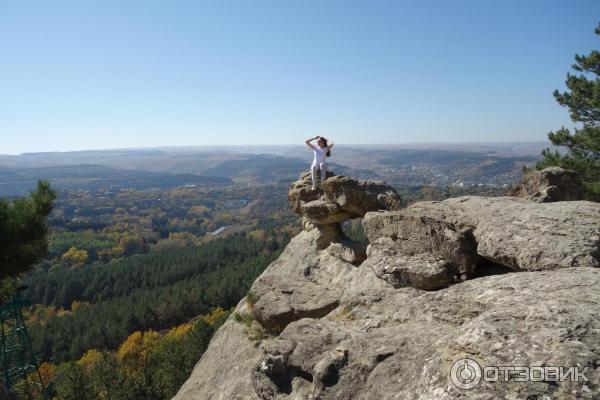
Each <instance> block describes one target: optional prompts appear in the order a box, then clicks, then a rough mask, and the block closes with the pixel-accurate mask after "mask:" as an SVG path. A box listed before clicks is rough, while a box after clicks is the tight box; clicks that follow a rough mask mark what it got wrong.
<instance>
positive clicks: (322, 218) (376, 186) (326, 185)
mask: <svg viewBox="0 0 600 400" xmlns="http://www.w3.org/2000/svg"><path fill="white" fill-rule="evenodd" d="M311 186H312V182H311V177H310V172H305V173H304V174H302V175H301V176H300V180H298V181H296V182H294V183H293V184H292V186H291V188H290V191H289V194H288V197H289V200H290V205H291V207H292V210H293V211H294V212H296V213H298V214H302V215H304V216H305V217H307V218H308V219H309V220H310V221H311V222H313V223H315V224H320V225H325V224H333V223H338V222H343V221H346V220H348V219H351V218H361V217H362V216H363V215H364V214H365V213H366V212H368V211H377V210H396V209H399V208H400V196H399V195H398V193H396V190H395V189H394V188H392V187H391V186H389V185H386V184H385V183H383V182H379V181H363V180H357V179H352V178H349V177H347V176H335V175H333V173H331V172H328V173H327V179H326V180H324V181H323V182H321V183H320V185H319V188H317V190H312V187H311Z"/></svg>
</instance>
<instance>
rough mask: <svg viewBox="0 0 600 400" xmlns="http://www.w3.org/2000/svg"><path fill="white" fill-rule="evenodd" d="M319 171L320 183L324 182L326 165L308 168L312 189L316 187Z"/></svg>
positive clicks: (314, 165)
mask: <svg viewBox="0 0 600 400" xmlns="http://www.w3.org/2000/svg"><path fill="white" fill-rule="evenodd" d="M319 170H321V181H324V180H325V179H326V178H327V164H326V163H321V164H318V165H317V164H313V165H312V166H311V167H310V171H311V173H312V185H313V188H316V187H317V180H318V177H319V176H318V175H317V174H318V172H319Z"/></svg>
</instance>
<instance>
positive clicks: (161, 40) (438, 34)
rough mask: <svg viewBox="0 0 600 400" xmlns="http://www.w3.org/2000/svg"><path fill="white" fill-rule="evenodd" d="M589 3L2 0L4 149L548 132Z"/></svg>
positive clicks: (594, 39) (558, 118)
mask: <svg viewBox="0 0 600 400" xmlns="http://www.w3.org/2000/svg"><path fill="white" fill-rule="evenodd" d="M599 17H600V2H599V1H597V0H576V1H567V0H564V1H553V0H544V1H542V0H539V1H522V0H521V1H512V0H502V1H492V0H472V1H471V0H455V1H447V0H444V1H442V0H440V1H400V0H398V1H306V0H304V1H286V0H277V1H261V0H253V1H250V0H248V1H228V0H219V1H212V2H202V1H175V0H169V1H167V0H164V1H150V0H144V1H133V0H117V1H112V0H110V1H109V0H103V1H80V0H74V1H61V0H56V1H47V0H40V1H20V0H13V1H4V0H0V153H4V154H6V153H8V154H15V153H21V152H33V151H56V150H61V151H65V150H78V149H97V148H118V147H148V146H175V145H210V144H278V143H281V144H292V143H297V142H299V143H301V142H302V141H303V140H304V139H305V138H306V137H308V136H314V135H318V134H320V135H324V136H327V137H331V138H332V139H333V140H334V141H335V142H336V143H348V144H360V143H377V144H379V143H406V142H463V141H479V142H490V141H492V142H494V141H544V140H546V134H547V132H548V131H550V130H553V129H556V128H558V127H560V126H562V125H567V126H568V125H570V121H569V118H568V113H567V111H566V110H564V109H563V108H561V107H559V106H558V105H557V104H556V103H555V101H554V99H553V97H552V91H553V90H554V89H555V88H562V87H563V82H564V79H565V75H566V73H567V72H568V71H569V68H570V65H571V64H572V62H573V56H574V54H575V53H586V52H588V51H589V50H591V49H593V48H598V47H599V46H598V45H599V44H600V37H598V36H596V35H594V33H593V29H594V27H595V26H596V25H597V23H598V21H600V18H599Z"/></svg>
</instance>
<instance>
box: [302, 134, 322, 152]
mask: <svg viewBox="0 0 600 400" xmlns="http://www.w3.org/2000/svg"><path fill="white" fill-rule="evenodd" d="M318 138H319V137H318V136H315V137H314V138H310V139H306V142H304V143H306V145H307V146H308V147H309V148H311V149H313V150H314V149H315V146H313V145H312V144H310V142H312V141H313V140H315V139H318Z"/></svg>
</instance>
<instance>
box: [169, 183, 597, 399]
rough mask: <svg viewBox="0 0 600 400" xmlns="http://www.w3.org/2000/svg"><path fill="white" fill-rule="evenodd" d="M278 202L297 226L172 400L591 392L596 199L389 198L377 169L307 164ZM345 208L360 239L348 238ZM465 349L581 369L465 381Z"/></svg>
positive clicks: (500, 359)
mask: <svg viewBox="0 0 600 400" xmlns="http://www.w3.org/2000/svg"><path fill="white" fill-rule="evenodd" d="M538 197H539V196H538ZM289 199H290V204H291V207H292V209H293V210H294V211H295V212H297V213H298V214H300V215H302V218H303V228H304V230H303V231H302V232H301V233H300V234H298V235H297V236H296V237H294V238H293V239H292V240H291V241H290V243H289V245H288V246H287V247H286V249H285V250H284V251H283V253H282V254H281V256H280V257H279V258H278V259H277V260H275V261H274V262H273V263H272V264H271V265H270V266H269V267H268V268H267V269H266V270H265V271H264V273H263V274H262V275H261V276H260V277H259V278H258V279H257V280H256V281H255V282H254V284H253V286H252V288H251V290H250V293H251V295H249V296H248V297H247V298H245V299H243V300H242V301H241V302H240V303H239V304H238V306H237V308H236V310H235V313H234V314H233V315H232V316H231V317H230V318H229V319H228V321H227V322H226V323H225V324H224V325H223V326H222V327H221V328H220V329H219V330H218V332H217V333H216V334H215V336H214V337H213V339H212V341H211V343H210V346H209V348H208V349H207V351H206V352H205V353H204V355H203V356H202V358H201V359H200V361H199V362H198V364H197V365H196V367H195V369H194V371H193V373H192V375H191V376H190V378H189V379H188V381H187V382H186V383H185V384H184V385H183V386H182V388H181V389H180V391H179V393H178V394H177V395H176V396H175V397H174V399H175V400H183V399H185V400H192V399H193V400H200V399H224V400H225V399H226V400H233V399H263V400H266V399H365V400H371V399H456V398H459V399H460V398H465V399H467V398H469V399H471V398H479V399H497V398H515V399H520V398H523V399H524V398H531V399H542V398H559V399H571V398H589V399H592V398H598V397H599V396H600V368H599V367H598V364H599V363H598V360H600V307H599V306H600V269H599V268H598V267H600V204H598V203H592V202H587V201H559V202H537V201H535V200H533V199H528V198H518V197H498V198H486V197H477V196H467V197H459V198H452V199H447V200H444V201H441V202H420V203H416V204H414V205H413V206H411V207H408V208H405V209H400V197H399V196H398V194H397V193H396V191H395V190H394V189H393V188H392V187H390V186H388V185H386V184H384V183H382V182H375V181H360V180H355V179H351V178H348V177H343V176H333V175H329V176H328V178H327V179H326V180H325V181H323V182H322V185H321V188H319V189H318V190H317V191H313V190H311V189H310V176H309V175H308V174H307V173H305V174H303V175H302V176H301V177H300V179H299V180H298V181H297V182H294V183H293V184H292V186H291V188H290V191H289ZM546 201H548V200H546ZM351 218H363V227H364V230H365V233H366V236H367V238H368V242H355V241H352V240H350V239H348V238H347V237H345V236H344V233H343V230H342V228H341V225H340V224H341V223H343V222H344V221H346V220H348V219H351ZM464 358H469V359H470V360H472V362H476V363H478V364H479V366H481V367H484V366H517V367H518V366H544V367H549V366H557V367H558V366H563V367H571V366H577V367H579V368H581V369H582V370H585V371H586V372H585V378H586V379H587V381H585V380H580V381H578V382H571V381H569V380H567V381H564V382H557V381H552V380H545V381H540V380H539V379H538V380H537V381H535V382H519V381H518V380H515V379H510V380H509V381H508V382H504V381H502V379H497V380H496V381H490V380H485V379H481V376H479V377H478V384H477V385H476V386H475V387H474V388H471V389H464V388H460V387H458V386H457V385H455V384H454V383H453V381H452V379H451V373H452V371H455V369H456V366H455V363H457V362H458V363H460V362H462V361H461V360H462V359H464ZM453 365H454V368H455V369H454V370H453ZM456 365H458V364H456ZM585 367H587V369H584V368H585Z"/></svg>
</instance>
